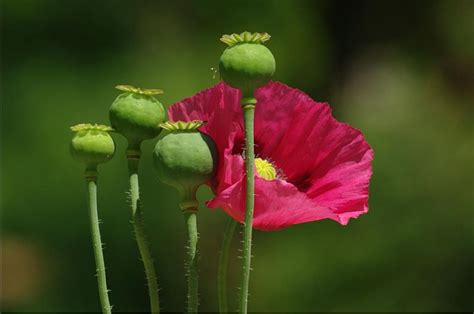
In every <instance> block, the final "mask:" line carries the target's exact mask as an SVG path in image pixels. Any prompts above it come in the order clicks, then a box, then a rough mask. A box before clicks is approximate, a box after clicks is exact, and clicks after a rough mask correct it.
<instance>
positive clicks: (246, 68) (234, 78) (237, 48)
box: [219, 32, 275, 99]
mask: <svg viewBox="0 0 474 314" xmlns="http://www.w3.org/2000/svg"><path fill="white" fill-rule="evenodd" d="M269 39H270V35H269V34H267V33H253V34H252V33H249V32H243V33H241V34H232V35H224V36H222V38H221V41H222V42H224V43H226V44H227V45H229V47H227V49H226V50H224V52H223V53H222V55H221V58H220V61H219V72H220V75H221V78H222V80H224V82H226V83H227V84H228V85H230V86H232V87H235V88H238V89H240V90H241V91H242V97H243V98H250V99H254V91H255V89H257V88H259V87H261V86H263V85H265V84H267V83H268V82H269V81H270V79H271V77H272V75H273V73H274V72H275V57H273V54H272V52H271V51H270V50H269V49H268V48H267V47H265V46H264V45H263V43H264V42H266V41H267V40H269Z"/></svg>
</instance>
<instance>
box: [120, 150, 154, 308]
mask: <svg viewBox="0 0 474 314" xmlns="http://www.w3.org/2000/svg"><path fill="white" fill-rule="evenodd" d="M129 152H130V149H129V150H127V160H128V170H129V175H130V198H131V204H132V206H131V209H132V218H133V219H132V223H133V230H134V232H135V238H136V241H137V245H138V250H139V251H140V256H141V260H142V262H143V266H144V268H145V275H146V280H147V284H148V295H149V298H150V308H151V313H153V314H155V313H160V301H159V294H158V282H157V279H156V272H155V265H154V263H153V258H152V256H151V252H150V246H149V243H148V241H147V237H146V233H145V227H144V224H143V216H142V208H141V202H140V187H139V183H138V165H139V161H140V155H141V152H140V151H138V154H136V153H137V151H133V154H132V155H130V157H129ZM132 156H133V157H132Z"/></svg>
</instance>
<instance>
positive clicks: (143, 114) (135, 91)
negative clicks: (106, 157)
mask: <svg viewBox="0 0 474 314" xmlns="http://www.w3.org/2000/svg"><path fill="white" fill-rule="evenodd" d="M116 88H117V89H118V90H121V91H124V92H125V93H123V94H120V95H119V96H118V97H117V98H116V99H115V101H114V102H113V103H112V105H111V106H110V110H109V118H110V123H111V125H112V127H113V128H114V129H115V130H116V131H117V132H118V133H120V134H122V135H123V136H125V137H126V138H127V140H128V142H129V148H133V149H136V150H139V149H140V143H141V142H142V141H143V140H146V139H151V138H154V137H156V136H157V135H158V134H159V133H160V131H161V128H160V127H159V124H160V123H162V122H164V121H165V119H166V114H165V109H164V108H163V105H162V104H161V103H160V102H159V101H158V100H157V99H156V98H155V97H154V96H153V95H157V94H162V93H163V91H162V90H159V89H141V88H138V87H133V86H130V85H118V86H116Z"/></svg>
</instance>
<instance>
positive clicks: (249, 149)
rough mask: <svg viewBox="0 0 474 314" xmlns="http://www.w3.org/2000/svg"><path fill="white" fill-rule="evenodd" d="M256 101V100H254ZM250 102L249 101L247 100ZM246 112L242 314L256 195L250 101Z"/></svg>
mask: <svg viewBox="0 0 474 314" xmlns="http://www.w3.org/2000/svg"><path fill="white" fill-rule="evenodd" d="M252 100H253V101H255V99H252ZM247 101H248V100H247ZM242 106H243V110H244V128H245V173H246V190H245V195H246V197H245V222H244V246H243V252H242V253H243V257H242V263H243V266H242V277H241V286H240V289H241V290H240V293H241V295H240V313H242V314H246V313H247V304H248V292H249V279H250V262H251V257H252V224H253V208H254V201H255V200H254V193H255V187H254V185H255V178H254V164H255V154H254V142H253V120H254V113H255V105H254V103H253V104H251V103H250V101H248V102H246V103H242Z"/></svg>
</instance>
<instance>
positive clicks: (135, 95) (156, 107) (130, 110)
mask: <svg viewBox="0 0 474 314" xmlns="http://www.w3.org/2000/svg"><path fill="white" fill-rule="evenodd" d="M116 88H117V89H119V90H121V91H124V92H125V93H123V94H120V95H119V96H118V97H117V98H116V99H115V101H114V102H113V103H112V105H111V106H110V110H109V118H110V123H111V124H112V126H113V128H114V129H115V130H116V131H117V132H118V133H120V134H122V135H123V136H124V137H125V138H126V139H127V140H128V148H127V152H126V156H127V161H128V171H129V179H130V201H131V210H132V224H133V230H134V232H135V240H136V241H137V245H138V250H139V252H140V256H141V260H142V262H143V266H144V268H145V275H146V280H147V284H148V294H149V298H150V308H151V313H153V314H156V313H159V312H160V304H159V303H160V302H159V295H158V282H157V279H156V272H155V266H154V264H153V258H152V256H151V251H150V247H149V244H148V242H147V240H146V235H145V228H144V224H143V215H142V208H141V205H140V204H141V203H140V186H139V183H138V165H139V162H140V156H141V150H140V145H141V143H142V141H143V140H146V139H152V138H154V137H156V136H158V134H159V133H160V131H161V128H160V126H159V124H160V123H162V122H163V121H164V120H165V117H166V114H165V109H164V108H163V105H162V104H161V103H160V102H159V101H158V100H157V99H156V98H155V97H154V96H153V95H156V94H161V93H163V91H161V90H159V89H141V88H138V87H133V86H130V85H118V86H116Z"/></svg>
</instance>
